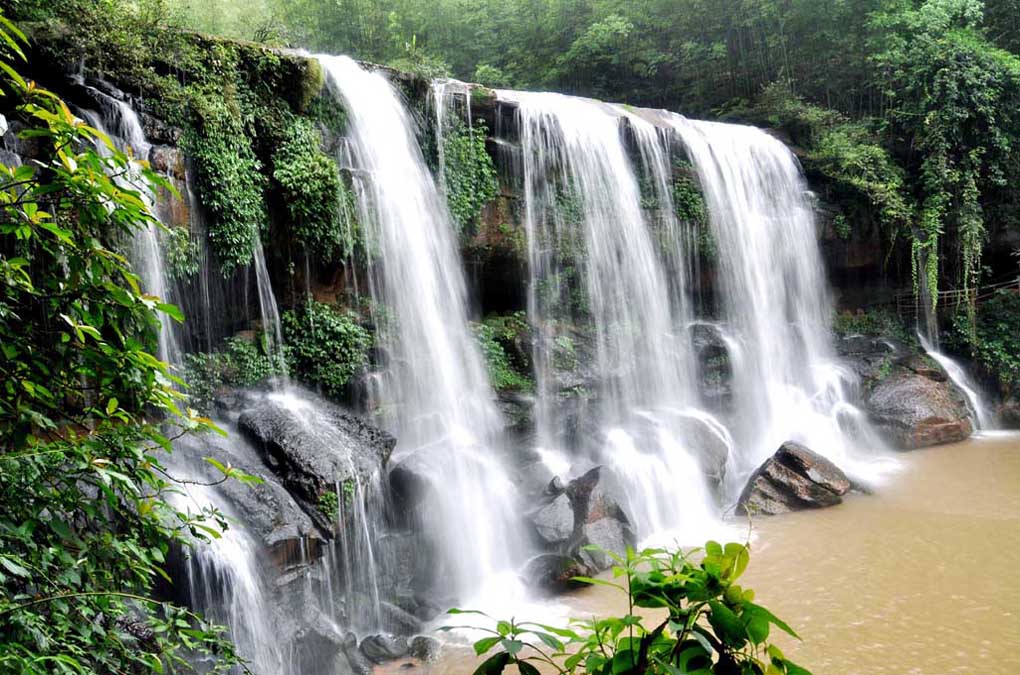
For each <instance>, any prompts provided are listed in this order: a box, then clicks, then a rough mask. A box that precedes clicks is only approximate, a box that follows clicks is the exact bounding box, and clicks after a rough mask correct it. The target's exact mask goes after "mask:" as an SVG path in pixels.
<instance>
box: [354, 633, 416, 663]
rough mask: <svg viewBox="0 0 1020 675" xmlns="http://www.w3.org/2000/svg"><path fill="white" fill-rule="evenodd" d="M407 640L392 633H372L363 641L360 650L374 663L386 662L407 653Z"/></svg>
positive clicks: (408, 646) (408, 647)
mask: <svg viewBox="0 0 1020 675" xmlns="http://www.w3.org/2000/svg"><path fill="white" fill-rule="evenodd" d="M409 649H410V645H408V643H407V640H406V639H405V638H402V637H395V636H392V635H370V636H369V637H367V638H365V639H364V640H362V641H361V645H360V646H359V647H358V650H359V651H361V653H362V654H363V655H364V656H365V658H366V659H368V660H369V661H371V662H372V663H386V662H387V661H392V660H394V659H399V658H401V657H403V656H406V655H407V652H408V651H409Z"/></svg>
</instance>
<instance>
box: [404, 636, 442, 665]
mask: <svg viewBox="0 0 1020 675" xmlns="http://www.w3.org/2000/svg"><path fill="white" fill-rule="evenodd" d="M441 649H442V647H441V646H440V644H439V640H437V639H435V638H431V637H428V636H426V635H418V636H416V637H414V638H412V639H411V647H410V649H409V650H408V652H407V655H408V656H412V657H414V658H416V659H418V660H419V661H421V662H422V663H433V662H434V661H435V660H436V659H438V658H439V652H440V650H441Z"/></svg>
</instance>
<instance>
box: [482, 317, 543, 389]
mask: <svg viewBox="0 0 1020 675" xmlns="http://www.w3.org/2000/svg"><path fill="white" fill-rule="evenodd" d="M473 328H474V333H475V339H476V340H477V341H478V347H479V348H480V349H481V351H482V357H483V358H484V359H485V365H486V369H487V370H488V372H489V381H490V382H491V383H492V386H493V388H494V389H496V390H497V391H504V390H524V389H531V388H532V387H533V386H534V383H533V382H532V381H531V378H529V377H528V376H527V375H525V374H524V373H523V372H522V371H523V370H524V369H525V367H526V364H522V363H514V361H513V360H512V359H511V358H510V356H509V352H508V350H510V351H511V352H513V351H516V350H515V345H514V341H515V340H516V339H517V338H518V337H519V336H520V335H521V334H522V333H524V332H526V331H527V330H528V324H527V319H526V318H525V317H524V315H523V313H522V312H518V313H515V314H511V315H509V316H490V317H486V319H485V320H484V321H483V322H481V323H478V324H475V325H474V327H473Z"/></svg>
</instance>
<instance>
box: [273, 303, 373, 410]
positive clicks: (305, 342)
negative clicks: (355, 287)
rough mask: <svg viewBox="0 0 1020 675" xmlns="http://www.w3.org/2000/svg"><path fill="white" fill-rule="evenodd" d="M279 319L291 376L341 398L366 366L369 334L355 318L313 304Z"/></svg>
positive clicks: (345, 313)
mask: <svg viewBox="0 0 1020 675" xmlns="http://www.w3.org/2000/svg"><path fill="white" fill-rule="evenodd" d="M282 318H283V338H284V341H285V343H286V347H285V348H284V352H285V354H286V358H287V364H288V367H289V369H290V372H291V373H292V374H293V375H294V376H295V377H296V378H298V379H299V380H301V381H303V382H304V383H306V384H308V385H310V386H313V387H319V388H321V389H322V391H323V392H324V393H325V394H327V395H329V396H332V397H334V398H341V397H343V394H344V388H345V387H346V386H347V383H348V382H349V381H350V379H351V378H352V377H353V376H354V375H355V374H356V373H358V372H359V371H360V370H361V369H362V368H364V366H365V365H366V363H367V362H368V349H369V348H370V347H371V346H372V335H371V333H369V332H368V330H367V329H365V328H364V327H363V326H362V325H361V324H360V323H358V317H357V315H356V314H354V313H352V312H349V311H346V310H343V309H341V308H339V307H335V306H332V305H327V304H325V303H322V302H316V301H314V300H310V301H308V302H307V303H306V304H305V305H303V306H302V307H300V308H298V309H295V310H288V311H286V312H284V313H283V317H282Z"/></svg>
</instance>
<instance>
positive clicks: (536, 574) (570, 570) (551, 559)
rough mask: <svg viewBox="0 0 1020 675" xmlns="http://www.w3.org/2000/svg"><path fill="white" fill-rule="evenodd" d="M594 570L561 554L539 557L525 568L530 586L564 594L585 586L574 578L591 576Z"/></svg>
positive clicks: (530, 561)
mask: <svg viewBox="0 0 1020 675" xmlns="http://www.w3.org/2000/svg"><path fill="white" fill-rule="evenodd" d="M591 574H592V570H591V569H589V568H588V567H587V566H585V565H584V563H582V562H581V561H580V560H578V559H577V558H574V557H571V556H568V555H563V554H560V553H543V554H541V555H537V556H535V557H534V558H532V559H531V560H529V561H528V563H527V564H526V565H525V566H524V578H525V579H526V580H527V582H528V584H529V585H531V586H535V587H538V588H541V589H543V590H546V591H550V592H552V593H562V592H564V591H568V590H571V589H573V588H578V587H580V586H584V585H585V584H581V583H578V582H576V581H572V579H573V578H574V577H579V576H580V577H584V576H590V575H591Z"/></svg>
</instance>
